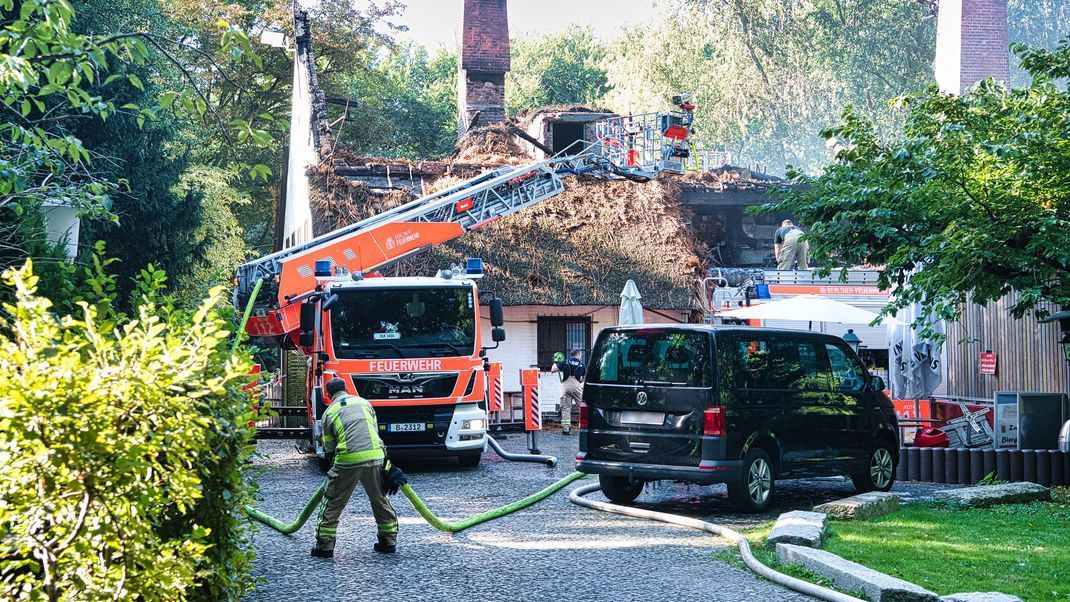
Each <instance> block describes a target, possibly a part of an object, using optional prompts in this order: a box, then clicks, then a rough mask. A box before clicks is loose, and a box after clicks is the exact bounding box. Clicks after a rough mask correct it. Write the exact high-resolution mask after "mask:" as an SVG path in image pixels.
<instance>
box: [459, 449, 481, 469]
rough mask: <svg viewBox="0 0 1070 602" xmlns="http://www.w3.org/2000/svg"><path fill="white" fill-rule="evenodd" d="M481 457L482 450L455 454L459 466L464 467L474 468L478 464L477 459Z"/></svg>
mask: <svg viewBox="0 0 1070 602" xmlns="http://www.w3.org/2000/svg"><path fill="white" fill-rule="evenodd" d="M482 459H483V452H476V453H474V454H461V455H459V456H457V461H458V462H460V463H461V466H463V467H465V468H475V467H476V466H479V461H480V460H482Z"/></svg>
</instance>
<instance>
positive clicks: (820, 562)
mask: <svg viewBox="0 0 1070 602" xmlns="http://www.w3.org/2000/svg"><path fill="white" fill-rule="evenodd" d="M776 553H777V557H778V558H779V559H780V562H782V563H784V564H800V565H802V566H803V567H805V568H806V569H808V570H811V571H813V572H815V573H817V574H818V575H821V576H823V577H826V578H828V579H830V580H832V582H833V583H835V584H836V586H837V587H838V588H840V589H841V590H845V591H852V590H861V591H863V592H865V593H866V598H868V599H870V600H872V601H873V602H937V601H938V600H939V596H937V595H936V594H934V593H933V592H931V591H929V590H927V589H925V588H923V587H920V586H917V585H914V584H913V583H910V582H909V581H903V580H902V579H897V578H895V577H892V576H891V575H885V574H884V573H881V572H879V571H875V570H873V569H870V568H867V567H864V566H862V565H860V564H858V563H856V562H851V561H850V560H845V559H843V558H840V557H839V556H837V555H835V554H833V553H831V552H826V551H824V550H814V549H811V548H805V547H802V546H794V545H791V544H785V543H778V544H777V546H776Z"/></svg>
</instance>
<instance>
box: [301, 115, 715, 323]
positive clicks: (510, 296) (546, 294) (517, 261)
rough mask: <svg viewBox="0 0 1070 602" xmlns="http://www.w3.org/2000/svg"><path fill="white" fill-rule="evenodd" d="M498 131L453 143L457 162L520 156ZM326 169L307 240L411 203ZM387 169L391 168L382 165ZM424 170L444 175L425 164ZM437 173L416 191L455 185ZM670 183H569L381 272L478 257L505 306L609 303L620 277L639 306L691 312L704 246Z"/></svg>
mask: <svg viewBox="0 0 1070 602" xmlns="http://www.w3.org/2000/svg"><path fill="white" fill-rule="evenodd" d="M510 138H511V137H510V136H507V135H505V134H504V133H503V132H502V130H501V129H500V126H491V127H488V128H480V129H477V130H475V131H473V132H470V133H469V134H467V135H466V136H465V137H464V138H462V140H461V142H460V145H459V149H458V152H457V153H455V156H456V157H457V160H458V161H463V162H464V163H466V164H470V163H478V162H479V161H480V159H486V161H485V164H487V165H488V166H492V165H495V164H501V163H503V162H506V161H503V160H502V159H506V160H507V161H508V162H509V163H517V162H522V161H526V160H530V159H527V158H526V157H524V156H523V155H521V154H519V148H520V147H519V145H516V144H515V143H514V142H512V140H511V139H510ZM338 158H340V159H341V160H335V161H333V163H334V168H332V167H323V168H321V170H320V172H319V173H317V174H316V175H315V177H314V178H313V180H312V188H313V194H312V196H313V199H312V212H313V220H314V231H315V233H316V234H320V233H322V232H327V231H329V230H331V229H333V228H336V227H338V226H341V225H345V224H349V223H353V222H354V221H357V220H359V219H362V218H364V217H367V216H369V215H374V214H376V213H379V212H381V211H384V210H386V209H389V208H391V207H394V206H396V205H397V204H399V203H402V202H404V201H406V200H409V199H410V198H412V197H411V196H408V195H405V194H404V193H402V192H401V191H394V192H392V193H390V194H387V195H383V194H373V193H371V192H370V191H369V188H368V186H367V185H366V184H365V183H364V182H361V181H359V180H352V179H346V178H343V177H339V176H338V175H336V174H335V173H334V169H335V168H337V169H338V171H341V172H344V171H346V168H351V166H352V164H354V163H358V162H362V161H363V162H366V161H367V160H364V159H358V158H355V157H352V156H350V155H345V154H341V155H339V157H338ZM391 163H395V164H396V163H397V161H396V160H391ZM419 165H420V167H421V168H422V169H423V170H425V171H438V172H440V173H443V172H447V171H448V170H447V169H444V168H442V166H437V168H435V169H429V168H431V167H433V166H430V165H428V162H422V163H420V164H419ZM460 179H461V178H460V177H459V176H449V175H445V176H443V177H440V178H439V179H438V180H437V181H435V182H434V183H432V184H431V186H430V187H429V188H428V189H427V190H426V191H425V192H430V191H432V190H433V189H436V188H442V187H444V186H446V185H449V184H450V183H453V182H456V181H459V180H460ZM676 190H677V185H676V183H675V182H673V181H671V180H667V179H666V180H657V181H654V182H647V183H635V182H628V181H614V182H604V181H598V180H593V179H585V178H572V179H570V180H569V181H568V182H567V188H566V190H565V192H563V193H562V194H560V195H558V196H557V197H555V198H553V199H550V200H548V201H545V202H543V203H540V204H539V205H535V206H533V207H529V208H527V209H525V210H523V211H521V212H519V213H516V214H514V215H511V216H508V217H506V218H503V219H501V220H498V221H497V222H495V223H494V224H492V225H490V226H488V227H486V228H483V229H481V230H479V231H475V232H470V233H468V234H466V235H465V236H464V237H462V238H460V239H458V240H456V241H453V242H451V243H448V244H444V245H440V246H439V247H436V248H434V249H431V250H430V251H428V252H427V253H424V254H422V255H421V256H418V257H415V258H412V259H409V260H407V261H405V262H403V263H402V264H399V265H398V266H395V267H394V268H391V269H389V270H388V271H387V273H388V274H390V275H429V274H433V273H434V272H435V270H437V269H439V268H443V267H448V266H449V265H450V264H452V263H461V262H462V261H463V260H464V258H465V257H482V258H483V261H484V264H485V267H486V271H487V275H486V277H485V278H484V280H483V281H482V282H481V284H480V286H481V288H483V289H484V290H492V291H494V292H495V293H497V294H499V295H501V296H502V298H503V299H504V300H505V303H506V304H507V305H530V304H539V305H615V304H618V303H620V292H621V290H622V289H623V288H624V283H625V282H626V281H627V280H628V279H629V278H631V279H633V280H635V282H636V284H637V285H638V286H639V290H640V292H641V293H642V295H643V302H644V305H647V306H649V307H654V308H660V309H689V308H692V307H694V306H695V304H694V303H693V297H694V292H693V291H694V290H695V286H694V282H695V279H696V277H698V276H700V274H701V267H702V266H701V260H700V257H702V256H703V249H701V248H700V244H699V243H697V242H696V241H695V240H694V237H693V235H692V233H691V232H690V229H689V224H690V220H691V216H690V214H689V212H688V211H687V210H686V209H685V208H684V207H682V206H681V205H680V204H679V203H678V202H677V197H676Z"/></svg>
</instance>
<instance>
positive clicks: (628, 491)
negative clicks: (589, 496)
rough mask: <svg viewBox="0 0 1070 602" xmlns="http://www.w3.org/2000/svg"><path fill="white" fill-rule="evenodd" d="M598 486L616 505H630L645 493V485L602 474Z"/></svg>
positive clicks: (624, 478) (626, 478)
mask: <svg viewBox="0 0 1070 602" xmlns="http://www.w3.org/2000/svg"><path fill="white" fill-rule="evenodd" d="M598 484H599V485H600V486H601V487H602V493H604V494H605V495H606V497H607V498H609V501H611V502H613V503H614V504H630V503H632V502H634V501H635V498H637V497H639V494H640V493H642V492H643V484H642V483H632V482H630V481H629V480H628V477H612V476H609V475H604V474H600V475H598Z"/></svg>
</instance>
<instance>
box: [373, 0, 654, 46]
mask: <svg viewBox="0 0 1070 602" xmlns="http://www.w3.org/2000/svg"><path fill="white" fill-rule="evenodd" d="M402 1H403V2H404V3H405V4H406V8H405V12H404V13H403V14H402V15H401V17H400V18H397V19H394V20H393V21H394V23H395V24H397V25H405V26H408V28H409V30H408V31H407V32H404V33H399V34H397V38H398V39H402V40H413V41H416V42H420V43H421V44H423V45H425V46H427V47H428V48H431V49H434V48H437V47H438V46H439V45H444V46H446V47H447V48H453V45H454V43H455V42H454V40H455V36H456V35H457V27H458V25H459V24H460V19H461V16H460V15H461V12H460V11H461V0H402ZM508 2H509V4H508V9H507V10H508V12H509V34H510V35H512V36H515V35H518V34H530V33H534V34H547V33H559V32H561V31H564V30H565V29H567V28H568V26H569V25H571V24H577V25H580V26H591V27H592V28H593V29H594V35H595V36H597V37H599V38H602V39H603V40H612V39H614V38H616V37H618V36H619V35H620V34H621V31H622V29H623V28H624V27H628V26H632V25H638V24H640V23H643V22H644V21H646V20H649V19H650V18H652V16H653V15H654V7H653V3H654V0H508Z"/></svg>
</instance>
